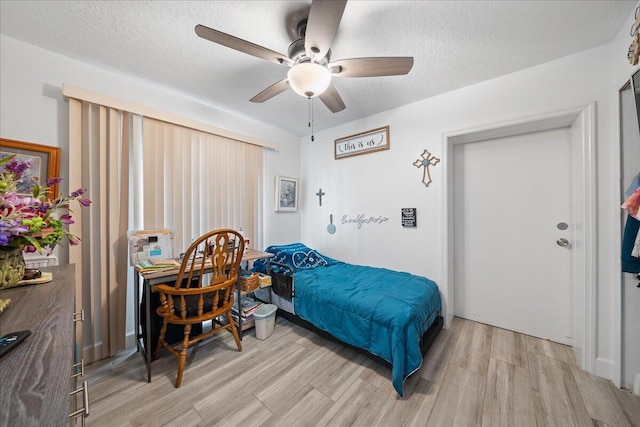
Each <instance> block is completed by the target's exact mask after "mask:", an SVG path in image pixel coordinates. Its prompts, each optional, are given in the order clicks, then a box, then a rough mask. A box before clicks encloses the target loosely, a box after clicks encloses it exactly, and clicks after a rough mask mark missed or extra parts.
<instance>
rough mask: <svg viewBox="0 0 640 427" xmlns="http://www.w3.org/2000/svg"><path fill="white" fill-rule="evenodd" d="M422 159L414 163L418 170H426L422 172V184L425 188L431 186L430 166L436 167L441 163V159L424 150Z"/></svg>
mask: <svg viewBox="0 0 640 427" xmlns="http://www.w3.org/2000/svg"><path fill="white" fill-rule="evenodd" d="M420 157H421V158H420V159H418V160H416V161H415V162H413V166H415V167H417V168H424V171H423V172H422V183H423V184H424V186H425V187H428V186H429V184H431V174H430V173H429V166H435V165H436V164H438V162H439V161H440V159H439V158H437V157H436V156H434V155H433V154H431V153H430V152H429V151H427V150H424V151H423V152H422V155H421V156H420Z"/></svg>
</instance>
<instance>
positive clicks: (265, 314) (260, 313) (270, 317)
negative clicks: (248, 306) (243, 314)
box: [253, 304, 278, 340]
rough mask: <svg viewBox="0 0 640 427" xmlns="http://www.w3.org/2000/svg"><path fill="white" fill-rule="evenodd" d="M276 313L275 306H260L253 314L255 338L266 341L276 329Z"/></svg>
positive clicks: (276, 308)
mask: <svg viewBox="0 0 640 427" xmlns="http://www.w3.org/2000/svg"><path fill="white" fill-rule="evenodd" d="M276 311H278V306H277V305H275V304H262V305H261V306H260V307H258V308H256V309H255V311H254V312H253V319H254V320H255V323H256V338H258V339H259V340H266V339H267V338H269V335H271V334H272V333H273V330H274V329H275V327H276Z"/></svg>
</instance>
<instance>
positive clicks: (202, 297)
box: [154, 229, 244, 388]
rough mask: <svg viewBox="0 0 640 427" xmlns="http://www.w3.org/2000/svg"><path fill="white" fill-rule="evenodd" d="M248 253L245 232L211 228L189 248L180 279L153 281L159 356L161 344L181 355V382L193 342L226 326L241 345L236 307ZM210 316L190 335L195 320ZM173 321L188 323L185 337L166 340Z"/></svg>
mask: <svg viewBox="0 0 640 427" xmlns="http://www.w3.org/2000/svg"><path fill="white" fill-rule="evenodd" d="M243 253H244V239H243V237H242V236H241V235H240V233H238V232H237V231H235V230H231V229H218V230H213V231H210V232H208V233H205V234H203V235H202V236H200V237H199V238H198V239H196V240H195V241H194V242H193V243H192V244H191V245H190V246H189V248H188V249H187V251H186V252H185V254H184V257H183V258H182V264H181V265H180V271H179V272H178V277H177V279H176V282H175V285H166V284H160V285H155V286H154V290H155V291H156V292H158V293H159V296H160V304H161V305H160V307H158V309H157V310H156V312H157V313H158V315H159V316H160V317H162V319H163V322H162V328H161V330H160V336H159V340H158V346H157V348H156V357H159V356H160V351H161V349H162V347H165V348H166V349H167V350H169V352H170V353H171V354H173V355H174V356H175V357H177V358H178V360H179V363H178V376H177V378H176V388H177V387H180V383H181V382H182V372H183V371H184V365H185V362H186V360H187V349H188V348H189V346H190V345H192V344H195V343H199V342H200V341H202V340H203V339H205V338H208V337H210V336H212V335H215V334H217V333H218V332H220V331H222V330H228V331H229V332H231V334H233V338H234V339H235V341H236V345H237V346H238V351H242V344H241V343H240V336H239V335H238V330H237V329H236V324H235V322H234V321H233V318H232V317H231V307H232V306H233V301H234V300H233V293H234V290H235V289H236V285H237V280H238V275H239V272H240V262H241V261H242V254H243ZM208 277H210V279H209V280H208V283H203V279H205V278H208ZM222 315H224V316H225V317H226V323H224V322H223V323H221V322H219V320H220V319H219V317H220V316H222ZM206 320H211V321H212V322H211V330H210V331H208V332H204V333H201V334H198V335H196V336H190V335H191V325H193V324H197V323H202V322H204V321H206ZM170 323H171V324H175V325H182V326H183V327H184V338H183V340H182V341H181V342H178V343H176V344H169V343H167V342H166V341H165V334H166V332H167V326H168V325H169V324H170Z"/></svg>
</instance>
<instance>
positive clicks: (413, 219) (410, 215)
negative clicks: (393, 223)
mask: <svg viewBox="0 0 640 427" xmlns="http://www.w3.org/2000/svg"><path fill="white" fill-rule="evenodd" d="M416 211H417V209H416V208H402V210H401V213H402V226H403V227H417V226H418V216H417V214H416Z"/></svg>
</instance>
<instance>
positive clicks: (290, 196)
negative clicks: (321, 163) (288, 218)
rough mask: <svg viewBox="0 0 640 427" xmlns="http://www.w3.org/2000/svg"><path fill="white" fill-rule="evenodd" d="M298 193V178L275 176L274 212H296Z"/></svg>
mask: <svg viewBox="0 0 640 427" xmlns="http://www.w3.org/2000/svg"><path fill="white" fill-rule="evenodd" d="M299 193H300V190H299V189H298V178H290V177H288V176H280V175H278V176H276V212H296V211H297V210H298V195H299Z"/></svg>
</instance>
